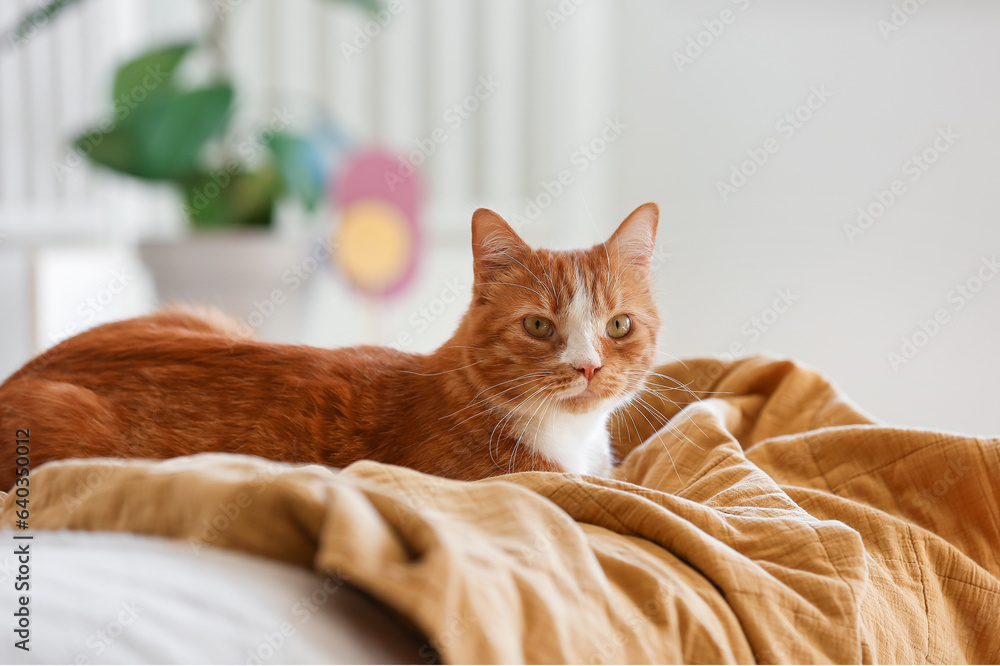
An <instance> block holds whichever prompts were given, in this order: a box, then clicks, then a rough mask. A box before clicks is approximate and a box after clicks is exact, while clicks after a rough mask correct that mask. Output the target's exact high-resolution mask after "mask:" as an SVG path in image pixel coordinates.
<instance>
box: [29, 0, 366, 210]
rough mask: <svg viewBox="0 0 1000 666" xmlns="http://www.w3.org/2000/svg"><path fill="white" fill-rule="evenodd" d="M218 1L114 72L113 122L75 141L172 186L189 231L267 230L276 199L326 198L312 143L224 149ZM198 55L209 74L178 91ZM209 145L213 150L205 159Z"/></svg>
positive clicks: (36, 21)
mask: <svg viewBox="0 0 1000 666" xmlns="http://www.w3.org/2000/svg"><path fill="white" fill-rule="evenodd" d="M217 1H218V0H206V2H207V3H208V4H209V6H210V8H211V10H212V11H213V14H214V18H213V21H212V24H211V26H210V28H209V30H208V31H207V33H206V34H205V35H204V36H202V37H201V39H193V40H191V41H187V42H183V43H180V44H173V45H170V46H166V47H160V48H157V49H154V50H151V51H148V52H145V53H142V54H140V55H139V56H138V57H136V58H134V59H133V60H131V61H129V62H126V63H124V64H122V65H120V66H119V67H118V70H117V72H116V73H115V77H114V86H113V89H112V95H111V101H112V105H113V107H114V120H113V121H111V122H108V121H105V122H104V123H101V124H100V125H99V126H97V127H94V128H91V129H89V130H87V131H86V132H84V133H83V134H81V135H80V136H79V137H77V138H76V140H75V141H74V144H75V146H76V147H77V148H78V149H79V150H80V151H81V152H82V153H83V154H84V155H87V156H88V158H89V159H90V160H91V161H92V162H94V163H96V164H99V165H101V166H103V167H106V168H109V169H113V170H114V171H117V172H120V173H124V174H128V175H130V176H134V177H136V178H141V179H144V180H149V181H159V182H169V183H173V184H174V185H176V186H177V187H178V188H179V190H180V191H181V193H182V195H183V197H184V202H185V205H184V209H185V211H186V213H187V216H188V218H189V220H190V222H191V224H192V225H193V226H194V227H195V228H209V227H233V226H258V227H267V226H270V225H271V223H272V221H273V216H274V207H275V204H276V203H277V201H278V200H279V199H280V198H282V197H285V196H291V197H294V198H296V199H298V200H299V201H300V202H301V203H302V204H303V205H304V206H305V207H306V208H307V209H308V210H313V209H314V208H315V206H316V204H317V203H318V202H319V200H320V199H321V197H322V195H323V186H324V183H323V180H324V179H323V177H322V175H321V174H320V170H319V168H318V158H317V156H316V153H315V150H314V149H313V146H312V145H311V144H310V142H309V140H308V139H307V138H306V137H304V136H301V135H298V134H294V133H292V132H290V131H288V130H287V129H281V130H279V131H269V132H266V134H270V138H268V139H267V140H266V142H265V145H266V147H267V149H268V150H267V151H262V152H264V153H265V157H264V158H263V159H260V160H257V161H255V162H254V163H249V162H247V161H240V160H238V159H237V158H236V156H235V155H234V153H233V151H232V149H231V146H226V145H225V142H224V141H223V139H224V137H225V136H226V134H227V130H228V129H229V124H230V120H231V119H232V117H233V114H234V104H233V100H234V97H235V91H234V89H233V85H232V83H231V81H230V79H229V77H228V76H227V73H226V67H225V61H224V57H223V54H222V48H221V41H222V29H223V21H224V14H225V13H228V11H232V8H231V7H229V6H228V5H227V7H228V11H227V12H221V11H218V8H217V7H215V3H216V2H217ZM331 1H339V2H347V3H350V4H354V5H357V6H359V7H361V8H362V9H365V10H367V11H378V8H379V6H378V3H377V1H376V0H331ZM79 2H81V0H51V1H50V2H48V3H46V4H45V5H43V6H41V7H40V8H38V9H36V10H34V11H32V12H30V13H28V14H26V15H25V16H24V17H23V18H22V19H21V20H20V21H19V22H18V23H17V25H16V26H15V28H14V29H13V30H12V31H11V33H12V34H13V35H16V36H17V37H18V38H19V39H24V38H26V36H27V35H30V34H31V32H30V31H32V30H36V29H38V28H39V27H40V26H42V25H45V24H48V23H50V22H51V21H52V19H53V18H55V17H56V16H57V15H58V14H60V13H61V12H62V11H63V10H65V9H66V8H67V7H69V6H71V5H73V4H78V3H79ZM202 50H205V51H207V53H208V54H209V55H210V57H211V59H212V60H213V61H214V65H215V66H214V69H215V76H214V78H213V80H212V81H211V82H209V83H207V84H205V85H202V86H194V87H185V86H183V85H182V84H181V83H180V82H179V81H178V77H177V76H176V73H177V71H178V69H179V68H180V66H181V65H182V64H183V63H184V61H185V60H186V59H187V58H190V57H191V56H192V54H194V53H196V52H199V51H202ZM264 134H265V132H264V131H262V132H261V133H260V136H264ZM213 144H214V145H215V146H216V147H218V148H219V150H217V151H216V153H215V154H213V155H210V152H211V150H210V147H211V146H212V145H213ZM213 157H214V159H212V158H213ZM220 165H221V166H220Z"/></svg>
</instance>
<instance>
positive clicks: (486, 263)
mask: <svg viewBox="0 0 1000 666" xmlns="http://www.w3.org/2000/svg"><path fill="white" fill-rule="evenodd" d="M529 252H531V248H530V247H528V244H527V243H525V242H524V241H523V240H521V237H520V236H518V235H517V232H516V231H514V230H513V229H512V228H511V226H510V225H509V224H507V221H506V220H505V219H503V218H502V217H500V215H499V214H497V213H495V212H493V211H492V210H490V209H489V208H480V209H478V210H477V211H476V212H475V213H473V214H472V257H473V269H474V271H475V274H476V282H490V281H491V280H493V279H495V277H494V276H495V274H496V272H497V271H500V270H504V269H506V268H508V267H509V266H510V265H511V264H513V263H515V262H518V261H523V259H524V256H525V255H526V254H527V253H529Z"/></svg>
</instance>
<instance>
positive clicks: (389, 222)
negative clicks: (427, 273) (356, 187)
mask: <svg viewBox="0 0 1000 666" xmlns="http://www.w3.org/2000/svg"><path fill="white" fill-rule="evenodd" d="M412 251H413V232H412V230H411V228H410V225H409V224H407V220H406V217H405V215H404V214H403V212H402V211H400V210H399V209H398V208H396V207H395V206H393V205H391V204H388V203H386V202H384V201H379V200H377V199H361V200H358V201H355V202H353V203H351V205H350V206H348V207H347V209H346V210H345V211H344V214H343V217H342V219H341V222H340V232H339V233H338V234H337V248H336V252H337V259H338V261H339V263H340V266H341V267H342V268H343V270H344V272H345V273H347V277H348V279H350V280H351V282H353V283H354V284H355V285H357V286H358V287H359V288H361V289H364V290H366V291H372V292H382V291H385V290H386V289H388V288H389V287H391V286H393V285H394V284H395V283H396V282H397V281H399V280H400V278H402V277H403V276H404V275H405V273H406V269H407V267H408V266H409V264H410V255H411V253H412Z"/></svg>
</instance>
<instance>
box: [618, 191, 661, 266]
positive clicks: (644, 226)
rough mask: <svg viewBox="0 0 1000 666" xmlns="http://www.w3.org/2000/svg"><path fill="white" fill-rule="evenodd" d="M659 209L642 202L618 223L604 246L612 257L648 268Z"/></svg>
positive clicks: (650, 262) (625, 262)
mask: <svg viewBox="0 0 1000 666" xmlns="http://www.w3.org/2000/svg"><path fill="white" fill-rule="evenodd" d="M659 221H660V209H659V208H658V207H657V205H656V204H655V203H646V204H642V205H641V206H639V207H638V208H636V209H635V210H634V211H632V212H631V213H630V214H629V216H628V217H626V218H625V221H624V222H622V223H621V224H620V225H618V229H616V230H615V233H613V234H611V238H609V239H608V242H607V243H606V244H605V246H606V247H607V249H608V252H609V253H610V254H611V256H612V257H616V258H617V260H618V261H620V262H621V263H623V264H625V265H629V266H637V267H639V268H643V269H645V270H649V269H650V267H651V266H652V262H653V249H654V248H655V246H656V226H657V224H659Z"/></svg>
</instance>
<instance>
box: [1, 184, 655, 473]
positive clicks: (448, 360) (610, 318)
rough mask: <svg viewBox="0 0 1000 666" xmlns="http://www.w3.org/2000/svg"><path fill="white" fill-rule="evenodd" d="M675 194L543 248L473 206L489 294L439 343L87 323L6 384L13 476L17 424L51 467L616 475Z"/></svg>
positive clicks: (478, 263) (209, 325)
mask: <svg viewBox="0 0 1000 666" xmlns="http://www.w3.org/2000/svg"><path fill="white" fill-rule="evenodd" d="M657 221H658V210H657V207H656V205H655V204H651V203H649V204H645V205H643V206H640V207H639V208H637V209H636V210H635V211H633V212H632V213H631V214H630V215H629V216H628V218H626V219H625V221H624V222H622V224H621V225H620V226H619V227H618V229H617V230H616V231H615V233H614V234H613V235H612V236H611V238H610V239H609V240H608V241H607V242H606V243H602V244H599V245H596V246H594V247H593V248H590V249H588V250H572V251H552V250H545V249H538V250H535V249H532V248H530V247H529V246H528V245H527V244H525V242H524V241H523V240H521V238H520V237H519V236H518V235H517V233H516V232H515V231H514V230H513V229H511V227H510V226H509V225H508V224H507V223H506V222H505V221H504V220H503V219H502V218H501V217H500V216H499V215H497V214H496V213H494V212H493V211H490V210H486V209H479V210H477V211H476V212H475V214H474V215H473V217H472V250H473V256H474V273H475V284H474V286H473V297H472V303H471V305H470V307H469V309H468V311H467V312H466V313H465V315H464V318H463V319H462V321H461V323H460V325H459V327H458V330H457V331H455V333H454V335H452V337H451V339H450V340H448V341H447V342H446V343H445V344H444V345H443V346H441V347H440V348H439V349H438V350H437V351H435V352H434V353H432V354H428V355H422V354H408V353H404V352H399V351H394V350H392V349H388V348H384V347H374V346H362V347H351V348H343V349H333V350H330V349H317V348H312V347H306V346H295V345H279V344H271V343H267V342H259V341H256V340H251V339H246V338H245V337H242V336H241V335H240V334H239V333H238V329H237V326H236V325H235V323H233V322H231V321H229V320H228V319H226V318H225V317H224V316H222V315H221V314H219V313H216V312H213V311H198V310H193V309H190V308H180V307H173V308H168V309H166V310H163V311H160V312H157V313H154V314H152V315H149V316H146V317H140V318H137V319H132V320H129V321H121V322H116V323H112V324H107V325H105V326H100V327H97V328H94V329H91V330H89V331H86V332H84V333H82V334H80V335H78V336H76V337H74V338H71V339H69V340H66V341H65V342H63V343H61V344H59V345H57V346H56V347H53V348H52V349H50V350H48V351H47V352H45V353H44V354H41V355H40V356H38V357H36V358H35V359H33V360H32V361H30V362H29V363H28V364H26V365H25V366H24V367H23V368H21V369H20V370H19V371H18V372H16V373H15V374H14V375H12V376H11V377H10V378H9V379H8V380H7V381H6V382H5V383H4V384H3V385H2V386H0V432H2V433H3V439H2V440H0V442H2V443H0V454H2V456H0V458H2V459H3V460H7V461H9V462H10V464H5V465H3V467H2V468H0V469H2V471H0V486H2V487H3V488H9V487H10V486H12V485H13V482H14V477H13V470H14V466H13V463H12V462H11V461H13V458H14V455H13V448H14V433H15V431H16V430H17V429H20V428H24V429H30V431H31V443H32V456H31V462H32V465H33V466H37V465H39V464H40V463H42V462H45V461H48V460H58V459H64V458H89V457H96V456H99V457H128V458H135V457H143V458H171V457H174V456H183V455H189V454H194V453H200V452H206V451H220V452H235V453H245V454H253V455H258V456H263V457H265V458H270V459H273V460H280V461H288V462H305V463H319V464H322V465H328V466H333V467H343V466H346V465H348V464H350V463H352V462H354V461H357V460H361V459H370V460H377V461H381V462H385V463H392V464H395V465H404V466H407V467H412V468H414V469H417V470H419V471H422V472H427V473H430V474H437V475H441V476H447V477H452V478H455V479H465V480H472V479H481V478H484V477H489V476H494V475H497V474H505V473H508V472H519V471H529V470H543V471H565V472H573V473H581V474H601V473H606V472H607V471H608V470H609V469H610V466H611V464H612V454H611V446H610V436H609V432H608V421H609V418H610V416H611V414H612V412H613V411H614V410H616V409H618V408H621V407H623V406H624V405H625V404H626V403H627V402H628V401H629V400H630V398H631V396H632V395H634V394H635V393H636V392H637V391H638V390H639V389H640V388H641V387H642V385H643V384H644V382H645V380H646V378H647V375H648V373H649V372H650V370H651V369H652V365H653V361H654V358H655V355H656V343H657V334H658V332H659V328H660V319H659V315H658V313H657V309H656V305H655V303H654V301H653V296H652V293H651V279H650V263H651V257H652V252H653V245H654V243H655V240H656V226H657Z"/></svg>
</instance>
